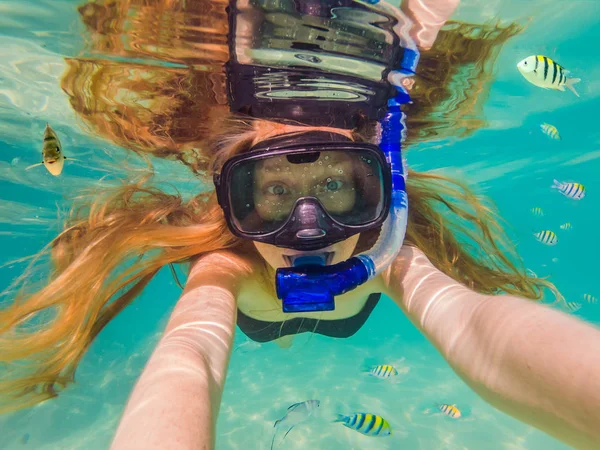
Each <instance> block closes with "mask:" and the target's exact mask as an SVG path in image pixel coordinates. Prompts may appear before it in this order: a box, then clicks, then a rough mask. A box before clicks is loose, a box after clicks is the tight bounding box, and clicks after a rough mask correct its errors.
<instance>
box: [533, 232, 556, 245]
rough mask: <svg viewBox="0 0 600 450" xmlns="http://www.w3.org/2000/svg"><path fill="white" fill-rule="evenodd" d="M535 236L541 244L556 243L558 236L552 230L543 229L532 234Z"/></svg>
mask: <svg viewBox="0 0 600 450" xmlns="http://www.w3.org/2000/svg"><path fill="white" fill-rule="evenodd" d="M533 235H534V236H535V238H536V239H537V240H538V241H540V242H541V243H542V244H546V245H556V244H557V243H558V237H557V236H556V233H555V232H554V231H550V230H543V231H540V232H538V233H534V234H533Z"/></svg>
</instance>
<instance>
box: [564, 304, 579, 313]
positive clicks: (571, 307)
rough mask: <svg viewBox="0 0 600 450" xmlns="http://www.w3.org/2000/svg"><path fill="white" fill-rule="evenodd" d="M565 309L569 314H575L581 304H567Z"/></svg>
mask: <svg viewBox="0 0 600 450" xmlns="http://www.w3.org/2000/svg"><path fill="white" fill-rule="evenodd" d="M567 308H568V310H569V311H571V312H577V311H579V310H580V309H581V303H579V302H567Z"/></svg>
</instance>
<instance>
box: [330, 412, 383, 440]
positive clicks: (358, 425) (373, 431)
mask: <svg viewBox="0 0 600 450" xmlns="http://www.w3.org/2000/svg"><path fill="white" fill-rule="evenodd" d="M334 422H341V423H342V424H343V425H344V426H345V427H347V428H350V429H352V430H355V431H358V432H359V433H362V434H364V435H366V436H389V435H390V434H392V427H390V424H389V423H388V421H387V420H385V419H384V418H383V417H381V416H378V415H375V414H370V413H355V414H351V415H349V416H345V415H343V414H338V417H337V419H335V420H334Z"/></svg>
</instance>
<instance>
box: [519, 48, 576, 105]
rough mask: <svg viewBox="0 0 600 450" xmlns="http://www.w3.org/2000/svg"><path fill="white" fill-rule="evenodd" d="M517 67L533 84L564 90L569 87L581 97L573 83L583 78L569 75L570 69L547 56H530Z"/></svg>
mask: <svg viewBox="0 0 600 450" xmlns="http://www.w3.org/2000/svg"><path fill="white" fill-rule="evenodd" d="M517 69H518V70H519V72H521V75H523V77H525V79H526V80H527V81H529V82H530V83H531V84H534V85H536V86H539V87H541V88H544V89H554V90H559V91H564V90H565V87H567V88H568V89H570V90H571V91H572V92H573V94H575V95H576V96H577V97H579V94H578V93H577V91H576V90H575V88H574V87H573V85H574V84H575V83H579V82H580V81H581V78H569V77H567V74H568V73H569V71H568V70H566V69H565V68H564V67H563V66H561V65H560V64H558V63H557V62H556V61H552V60H551V59H550V58H548V57H547V56H542V55H533V56H528V57H527V58H525V59H524V60H522V61H521V62H519V64H517Z"/></svg>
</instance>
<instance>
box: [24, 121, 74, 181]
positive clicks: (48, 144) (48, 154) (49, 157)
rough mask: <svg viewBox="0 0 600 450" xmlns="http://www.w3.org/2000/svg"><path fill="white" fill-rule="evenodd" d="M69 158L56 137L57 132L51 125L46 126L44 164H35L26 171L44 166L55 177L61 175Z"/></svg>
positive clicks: (43, 152) (43, 151)
mask: <svg viewBox="0 0 600 450" xmlns="http://www.w3.org/2000/svg"><path fill="white" fill-rule="evenodd" d="M65 159H67V157H66V156H65V155H64V154H63V152H62V144H61V143H60V139H58V136H57V135H56V132H55V131H54V130H53V129H52V127H51V126H50V125H49V124H46V129H45V130H44V145H43V146H42V162H41V163H37V164H33V165H31V166H29V167H27V168H26V169H25V170H29V169H31V168H33V167H37V166H44V167H45V168H46V169H48V172H50V173H51V174H52V175H54V176H55V177H56V176H58V175H60V173H61V172H62V170H63V167H64V165H65Z"/></svg>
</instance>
